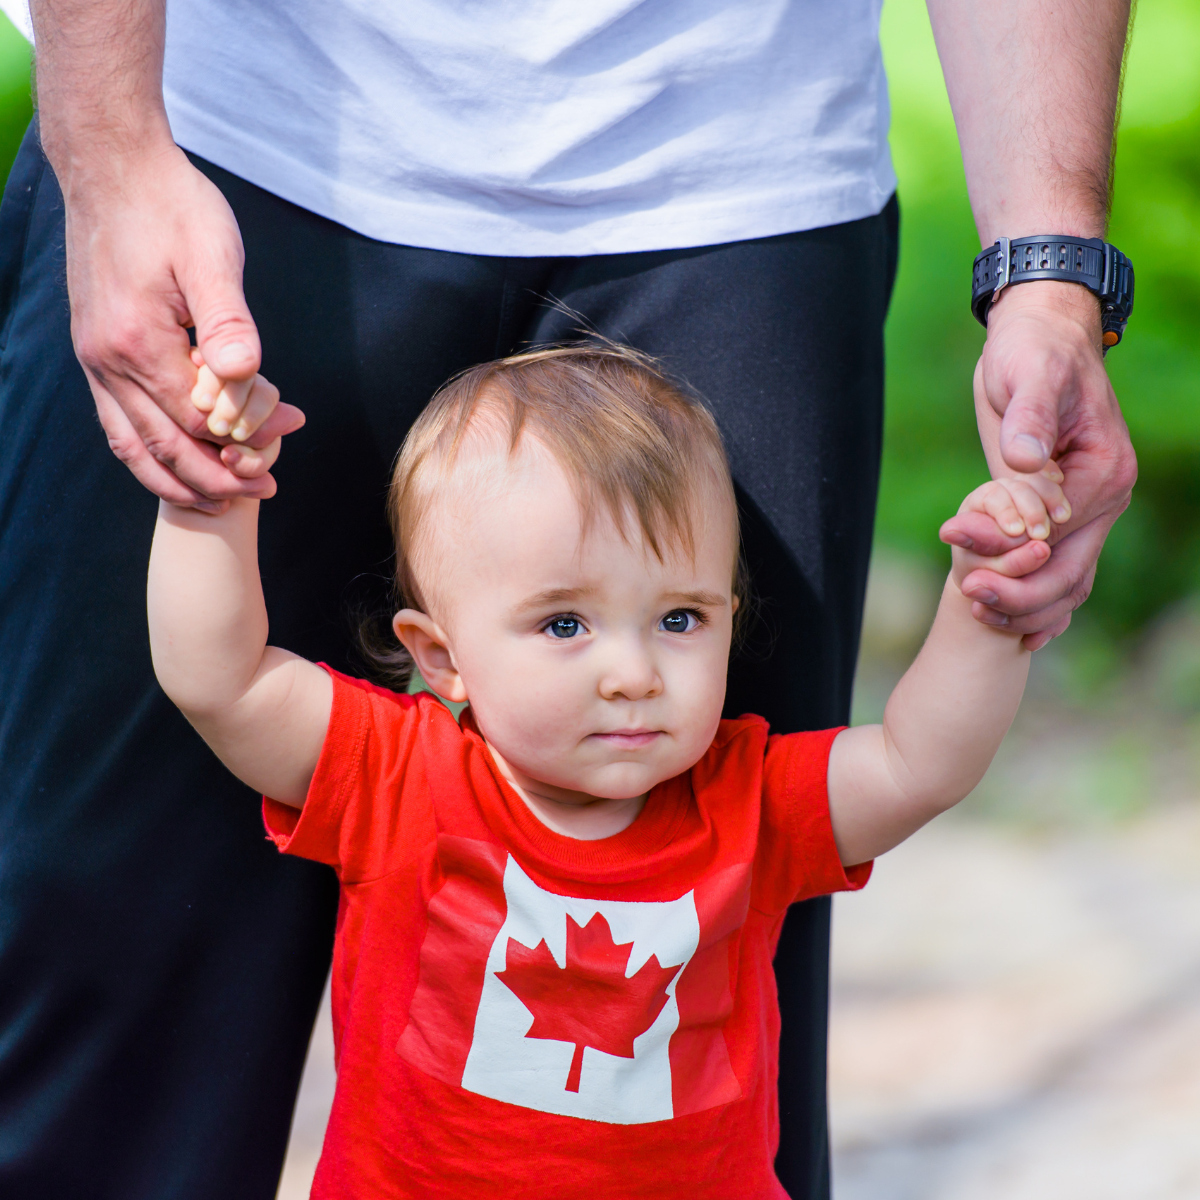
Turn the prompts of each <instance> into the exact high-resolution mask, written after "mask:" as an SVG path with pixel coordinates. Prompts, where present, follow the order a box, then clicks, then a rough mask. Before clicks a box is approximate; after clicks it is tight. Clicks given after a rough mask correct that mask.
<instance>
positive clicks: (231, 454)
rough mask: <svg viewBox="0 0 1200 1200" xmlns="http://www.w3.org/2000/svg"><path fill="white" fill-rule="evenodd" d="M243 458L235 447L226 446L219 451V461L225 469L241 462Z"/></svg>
mask: <svg viewBox="0 0 1200 1200" xmlns="http://www.w3.org/2000/svg"><path fill="white" fill-rule="evenodd" d="M244 457H245V456H244V455H243V454H242V452H241V451H240V450H239V449H238V448H237V447H236V446H226V447H225V449H224V450H222V451H221V461H222V462H224V464H225V465H226V466H227V467H232V466H234V465H235V464H236V463H239V462H241V461H242V459H243V458H244Z"/></svg>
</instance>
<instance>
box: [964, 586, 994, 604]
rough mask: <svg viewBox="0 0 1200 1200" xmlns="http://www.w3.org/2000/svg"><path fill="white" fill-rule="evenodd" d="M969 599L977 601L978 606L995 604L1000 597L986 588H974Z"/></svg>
mask: <svg viewBox="0 0 1200 1200" xmlns="http://www.w3.org/2000/svg"><path fill="white" fill-rule="evenodd" d="M971 599H972V600H978V601H979V603H980V604H995V603H996V601H997V600H999V599H1000V597H999V596H997V595H996V593H995V592H993V591H991V590H990V589H988V588H976V589H975V590H974V591H973V592H972V593H971Z"/></svg>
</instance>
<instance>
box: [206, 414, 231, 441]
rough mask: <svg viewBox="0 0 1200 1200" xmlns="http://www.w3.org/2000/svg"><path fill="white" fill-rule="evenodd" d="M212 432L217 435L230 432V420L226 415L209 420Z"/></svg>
mask: <svg viewBox="0 0 1200 1200" xmlns="http://www.w3.org/2000/svg"><path fill="white" fill-rule="evenodd" d="M208 429H209V432H210V433H215V434H216V435H217V437H224V436H225V435H226V434H227V433H228V432H229V422H228V421H226V420H225V418H224V417H213V418H212V419H211V420H210V421H209V422H208Z"/></svg>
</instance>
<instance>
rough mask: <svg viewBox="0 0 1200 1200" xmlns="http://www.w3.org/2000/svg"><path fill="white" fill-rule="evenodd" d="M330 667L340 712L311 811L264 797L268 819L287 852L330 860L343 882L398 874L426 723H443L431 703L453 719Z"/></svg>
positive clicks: (423, 699) (424, 702)
mask: <svg viewBox="0 0 1200 1200" xmlns="http://www.w3.org/2000/svg"><path fill="white" fill-rule="evenodd" d="M322 666H324V664H322ZM325 670H326V671H328V672H329V675H330V677H331V678H332V680H333V708H332V710H331V712H330V716H329V728H328V729H327V730H326V733H325V741H324V743H323V744H322V747H321V757H320V758H319V760H318V761H317V769H316V771H315V772H314V773H313V778H312V783H311V784H310V785H309V788H308V795H307V796H306V797H305V800H304V807H303V808H301V809H297V808H294V807H292V806H291V805H287V804H282V803H280V802H279V801H277V800H272V799H271V798H270V797H264V798H263V822H264V824H265V825H266V827H267V836H268V837H269V838H270V840H271V841H273V842H274V843H275V845H276V846H278V847H279V849H280V850H281V851H283V852H284V853H285V854H295V855H298V856H299V857H301V858H311V859H315V860H316V861H317V862H323V863H328V864H329V865H330V866H331V867H333V868H334V869H335V870H336V871H337V873H338V876H339V877H340V878H341V879H342V880H343V882H347V883H350V882H361V881H362V880H365V879H371V878H377V877H378V876H381V875H383V874H386V873H387V872H388V871H389V870H391V869H393V866H394V860H395V859H396V857H397V854H398V852H399V850H400V849H401V848H402V846H403V843H404V841H405V839H404V834H403V830H402V826H403V825H404V824H405V823H406V822H407V820H408V819H409V818H410V817H411V814H409V813H407V812H406V811H405V810H406V804H405V799H406V796H407V795H410V794H411V793H413V792H414V791H416V790H419V789H420V788H421V786H422V785H423V783H424V770H423V766H424V764H423V763H422V762H421V761H420V759H421V755H420V753H419V743H420V725H421V722H422V719H425V720H429V719H431V718H432V719H436V716H435V714H433V713H432V712H430V711H428V710H429V709H430V708H431V706H436V708H438V709H440V710H441V712H442V713H443V714H445V717H446V719H447V720H449V721H451V722H453V720H454V718H453V717H451V716H450V714H449V713H448V712H447V711H446V709H445V708H444V707H443V706H442V705H441V704H440V703H439V702H438V701H437V700H436V699H435V698H434V697H432V696H429V695H424V696H420V697H417V696H403V695H399V694H397V693H395V692H390V691H388V690H387V689H385V688H380V687H376V686H375V685H374V684H371V683H367V682H365V681H364V680H361V679H352V678H350V677H349V676H347V675H342V674H341V673H340V672H338V671H334V670H332V669H331V668H330V667H327V666H326V667H325Z"/></svg>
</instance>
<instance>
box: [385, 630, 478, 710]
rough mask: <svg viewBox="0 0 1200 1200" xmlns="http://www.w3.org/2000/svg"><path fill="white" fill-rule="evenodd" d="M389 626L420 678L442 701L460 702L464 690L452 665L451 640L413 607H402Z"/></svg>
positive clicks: (459, 677)
mask: <svg viewBox="0 0 1200 1200" xmlns="http://www.w3.org/2000/svg"><path fill="white" fill-rule="evenodd" d="M392 629H393V630H395V633H396V637H397V638H399V639H400V641H401V643H403V645H404V648H405V649H406V650H407V651H408V652H409V654H411V655H412V658H413V662H414V663H416V664H417V670H418V671H420V672H421V678H422V679H424V680H425V682H426V683H427V684H429V686H430V687H431V688H432V689H433V690H434V691H435V692H436V693H437V694H438V695H439V696H441V698H442V699H443V700H449V701H450V702H451V703H452V704H463V703H465V702H466V699H467V689H466V687H465V686H464V685H463V681H462V676H461V675H460V674H459V673H458V668H457V667H456V666H455V665H454V655H453V654H452V653H451V650H450V639H449V638H447V637H446V634H445V633H444V632H443V630H442V627H441V626H440V625H438V624H437V622H436V621H434V620H433V619H432V618H431V617H429V616H428V615H427V614H425V613H423V612H418V611H417V609H415V608H402V609H401V610H400V611H399V612H398V613H397V614H396V615H395V616H394V617H393V618H392Z"/></svg>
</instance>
